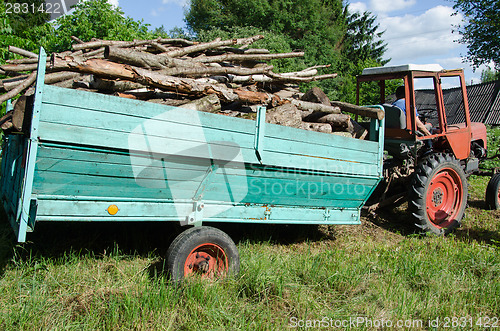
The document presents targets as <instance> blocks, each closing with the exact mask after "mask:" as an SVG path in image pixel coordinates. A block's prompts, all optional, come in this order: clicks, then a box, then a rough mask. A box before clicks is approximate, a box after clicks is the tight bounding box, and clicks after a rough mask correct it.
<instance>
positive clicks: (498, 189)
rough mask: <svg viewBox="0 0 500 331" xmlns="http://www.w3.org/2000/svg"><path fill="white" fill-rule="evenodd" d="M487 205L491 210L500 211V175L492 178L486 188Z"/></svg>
mask: <svg viewBox="0 0 500 331" xmlns="http://www.w3.org/2000/svg"><path fill="white" fill-rule="evenodd" d="M486 205H487V206H488V208H489V209H497V210H498V209H500V173H498V174H496V175H494V176H493V177H491V179H490V181H489V182H488V186H487V187H486Z"/></svg>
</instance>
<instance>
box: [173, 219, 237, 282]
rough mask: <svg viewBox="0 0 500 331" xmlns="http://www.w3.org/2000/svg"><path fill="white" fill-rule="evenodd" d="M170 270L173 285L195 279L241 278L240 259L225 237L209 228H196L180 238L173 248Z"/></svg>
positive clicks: (214, 229)
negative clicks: (191, 277) (239, 274)
mask: <svg viewBox="0 0 500 331" xmlns="http://www.w3.org/2000/svg"><path fill="white" fill-rule="evenodd" d="M167 268H168V272H169V274H170V277H171V279H172V280H173V281H174V282H180V281H182V280H183V279H184V278H186V277H190V276H194V275H199V276H201V277H202V278H223V277H226V276H230V275H237V274H238V272H239V269H240V257H239V254H238V249H237V247H236V245H235V244H234V242H233V240H232V239H231V238H230V237H229V236H228V235H227V234H226V233H224V232H222V231H221V230H219V229H216V228H213V227H210V226H200V227H193V228H190V229H188V230H186V231H184V232H182V233H181V234H179V235H178V236H177V237H176V238H175V239H174V241H173V242H172V244H171V245H170V247H169V249H168V251H167Z"/></svg>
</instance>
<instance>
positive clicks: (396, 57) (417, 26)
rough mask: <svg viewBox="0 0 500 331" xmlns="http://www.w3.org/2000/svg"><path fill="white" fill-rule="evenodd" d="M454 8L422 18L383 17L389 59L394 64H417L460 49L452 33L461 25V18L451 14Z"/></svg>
mask: <svg viewBox="0 0 500 331" xmlns="http://www.w3.org/2000/svg"><path fill="white" fill-rule="evenodd" d="M454 12H455V11H454V10H453V8H451V7H446V6H437V7H434V8H431V9H429V10H427V11H426V12H425V13H423V14H422V15H419V16H414V15H405V16H395V17H389V16H387V17H382V18H380V26H381V30H385V33H384V36H383V39H384V40H385V41H386V42H387V43H388V47H387V52H386V54H385V56H386V57H388V58H392V61H391V64H401V63H409V62H415V59H418V58H422V57H429V56H439V55H441V56H443V55H445V54H448V52H449V51H451V50H453V49H456V48H459V47H460V44H458V43H457V42H455V41H454V40H456V39H457V38H458V35H456V34H452V32H451V31H452V26H453V25H457V24H459V23H460V22H461V20H462V16H461V15H460V14H459V15H455V16H452V14H453V13H454Z"/></svg>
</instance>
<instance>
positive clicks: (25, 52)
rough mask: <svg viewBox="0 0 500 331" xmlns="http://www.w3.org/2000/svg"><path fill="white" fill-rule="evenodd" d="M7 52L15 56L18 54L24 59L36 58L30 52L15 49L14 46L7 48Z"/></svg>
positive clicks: (35, 55)
mask: <svg viewBox="0 0 500 331" xmlns="http://www.w3.org/2000/svg"><path fill="white" fill-rule="evenodd" d="M9 52H12V53H15V54H18V55H21V56H25V57H33V58H38V55H37V54H35V53H33V52H30V51H27V50H25V49H22V48H19V47H15V46H9Z"/></svg>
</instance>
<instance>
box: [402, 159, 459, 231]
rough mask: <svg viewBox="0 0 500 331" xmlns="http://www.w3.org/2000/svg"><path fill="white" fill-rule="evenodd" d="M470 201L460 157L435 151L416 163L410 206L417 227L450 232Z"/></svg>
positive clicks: (409, 198) (425, 229) (409, 196)
mask: <svg viewBox="0 0 500 331" xmlns="http://www.w3.org/2000/svg"><path fill="white" fill-rule="evenodd" d="M466 205H467V179H466V177H465V173H464V170H463V169H462V167H461V166H460V163H459V162H458V160H457V159H455V158H454V157H453V156H450V155H448V154H433V155H430V156H429V157H427V158H425V159H424V160H423V161H422V162H420V163H419V164H418V165H417V166H416V169H415V174H414V177H413V180H412V183H411V187H410V192H409V194H408V210H409V212H410V215H411V217H412V218H413V220H414V221H415V225H416V226H417V227H419V228H420V229H422V230H424V231H426V232H431V233H434V234H437V235H444V234H447V233H449V232H451V231H452V230H453V229H455V228H456V227H458V226H460V221H461V220H462V217H463V216H464V212H465V207H466Z"/></svg>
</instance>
